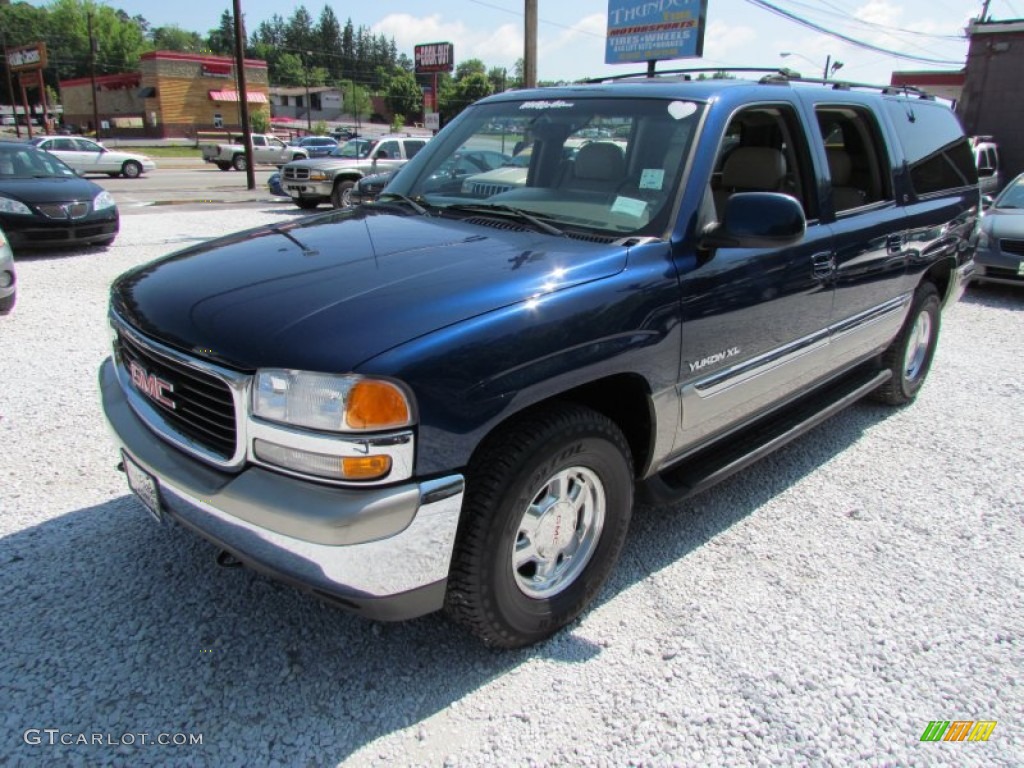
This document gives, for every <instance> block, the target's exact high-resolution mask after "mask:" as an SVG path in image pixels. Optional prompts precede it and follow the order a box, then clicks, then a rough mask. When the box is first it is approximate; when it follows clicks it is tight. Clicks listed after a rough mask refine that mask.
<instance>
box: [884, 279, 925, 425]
mask: <svg viewBox="0 0 1024 768" xmlns="http://www.w3.org/2000/svg"><path fill="white" fill-rule="evenodd" d="M940 318H941V313H940V311H939V293H938V291H937V290H936V289H935V286H934V285H932V284H931V283H922V284H921V285H920V286H919V287H918V289H917V291H916V292H915V293H914V300H913V302H912V303H911V305H910V314H908V315H907V319H906V320H905V321H904V323H903V328H902V329H901V330H900V333H899V335H898V336H897V337H896V338H895V339H894V340H893V342H892V344H890V345H889V348H888V349H886V350H885V352H884V353H883V354H882V365H883V367H884V368H886V369H888V370H890V371H892V378H890V379H889V380H888V381H887V382H886V383H885V384H883V385H882V386H880V387H879V388H878V389H876V390H875V391H874V393H873V394H872V397H873V398H874V399H875V400H878V401H880V402H883V403H886V404H887V405H905V404H907V403H909V402H911V401H912V400H913V399H914V398H915V397H917V393H918V390H920V389H921V386H922V385H923V384H924V380H925V378H926V377H927V376H928V371H929V370H931V367H932V358H933V357H934V356H935V346H936V344H937V342H938V340H939V321H940Z"/></svg>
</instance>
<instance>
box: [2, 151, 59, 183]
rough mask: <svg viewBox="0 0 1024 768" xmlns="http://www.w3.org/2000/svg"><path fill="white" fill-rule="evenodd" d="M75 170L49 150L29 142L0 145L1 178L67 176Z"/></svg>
mask: <svg viewBox="0 0 1024 768" xmlns="http://www.w3.org/2000/svg"><path fill="white" fill-rule="evenodd" d="M74 175H75V172H74V171H73V170H71V169H70V168H68V166H66V165H65V164H64V163H63V162H62V161H60V160H58V159H57V158H56V157H54V156H53V155H51V154H50V153H49V152H41V151H39V150H38V149H36V148H35V147H31V146H29V145H28V144H22V145H9V144H8V145H0V179H45V178H66V177H68V176H74Z"/></svg>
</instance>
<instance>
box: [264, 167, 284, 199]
mask: <svg viewBox="0 0 1024 768" xmlns="http://www.w3.org/2000/svg"><path fill="white" fill-rule="evenodd" d="M267 189H268V190H269V191H270V194H272V195H276V196H277V197H288V193H287V192H285V191H284V188H283V187H282V186H281V172H280V171H275V172H274V173H272V174H270V178H269V179H267Z"/></svg>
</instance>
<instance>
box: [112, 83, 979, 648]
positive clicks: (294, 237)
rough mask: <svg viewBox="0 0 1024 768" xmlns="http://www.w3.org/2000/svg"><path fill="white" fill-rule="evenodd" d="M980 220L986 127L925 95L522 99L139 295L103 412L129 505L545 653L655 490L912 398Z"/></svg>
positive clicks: (804, 88)
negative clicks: (349, 196) (979, 146)
mask: <svg viewBox="0 0 1024 768" xmlns="http://www.w3.org/2000/svg"><path fill="white" fill-rule="evenodd" d="M755 77H761V75H755ZM475 152H481V153H482V152H490V153H501V154H504V155H505V156H506V157H507V160H502V161H501V163H500V165H497V167H494V164H492V167H491V169H490V170H485V171H480V172H474V171H473V169H472V167H469V166H468V165H467V164H466V163H461V162H460V158H462V157H464V156H465V155H467V153H475ZM978 211H979V192H978V179H977V171H976V169H975V165H974V161H973V158H972V155H971V149H970V145H969V143H968V140H967V139H966V138H965V137H964V135H963V132H962V130H961V127H960V125H959V123H958V121H957V119H956V118H955V117H954V115H953V114H952V113H951V112H950V110H949V109H948V108H947V107H946V106H944V105H942V104H939V103H937V102H935V101H934V100H932V99H929V98H928V97H926V96H924V95H923V94H920V93H916V92H912V91H911V92H907V91H901V92H899V93H896V92H889V91H887V90H885V89H880V88H871V87H868V86H858V85H853V84H844V83H833V82H829V83H820V82H817V83H815V82H809V81H802V80H800V79H799V78H798V77H795V76H793V75H792V73H789V72H786V71H783V72H778V73H774V74H765V75H764V76H763V77H761V79H759V80H700V81H693V80H691V79H690V76H688V75H683V74H679V73H676V74H663V75H660V76H657V77H651V78H643V77H638V78H633V79H629V78H625V79H621V80H617V81H614V82H598V83H590V84H585V85H581V86H575V87H565V88H558V89H541V90H531V91H518V92H507V93H503V94H501V95H497V96H493V97H490V98H487V99H484V100H483V101H481V102H478V103H477V104H475V105H473V106H472V107H470V108H468V109H466V110H465V111H464V112H463V113H462V114H461V115H459V116H458V118H457V119H455V120H453V121H452V122H451V124H449V125H448V126H446V127H445V129H444V130H443V131H441V133H440V134H439V135H438V136H437V137H436V138H435V139H434V140H432V141H431V142H430V143H429V144H428V145H427V146H426V147H425V148H424V149H423V151H422V152H420V153H419V154H417V156H416V157H415V158H414V159H413V160H412V161H410V162H409V163H408V165H406V166H405V167H404V168H403V169H402V170H401V171H400V172H399V173H398V174H397V175H396V176H395V177H394V178H393V179H392V180H391V181H390V182H389V184H388V186H387V187H386V189H385V190H384V192H383V194H382V195H381V197H380V199H379V200H378V201H377V202H375V203H372V204H369V205H365V206H361V207H359V208H354V209H348V210H339V211H333V212H330V213H326V214H323V215H315V216H309V217H305V218H302V219H299V220H296V221H290V222H288V223H285V224H279V225H274V226H268V227H264V228H260V229H255V230H249V231H246V232H240V233H238V234H235V235H231V236H228V237H223V238H220V239H218V240H215V241H212V242H208V243H205V244H203V245H199V246H196V247H192V248H188V249H186V250H183V251H179V252H177V253H175V254H172V255H170V256H168V257H166V258H164V259H162V260H159V261H156V262H153V263H151V264H147V265H144V266H142V267H139V268H137V269H135V270H133V271H131V272H128V273H126V274H125V275H123V276H121V277H120V278H119V279H118V280H117V281H116V282H115V283H114V285H113V286H112V289H111V304H110V323H111V327H112V332H113V339H114V341H113V345H114V350H113V356H112V357H111V358H109V359H108V360H106V361H105V362H104V363H103V366H102V368H101V370H100V387H101V390H102V400H103V408H104V410H105V413H106V417H107V420H108V421H109V423H110V426H111V428H112V431H113V434H114V436H115V439H116V440H117V442H118V445H119V447H120V449H121V455H122V461H123V468H124V470H125V472H126V473H127V478H128V482H129V484H130V486H131V488H132V489H133V490H134V491H135V492H136V493H137V494H138V495H139V497H140V498H141V499H142V500H143V501H144V502H145V504H146V506H148V507H149V509H150V510H151V511H152V512H153V514H154V515H155V516H156V517H157V518H158V519H161V520H168V519H172V520H175V521H177V522H178V523H180V524H182V525H184V526H186V527H188V528H190V529H192V530H194V531H195V532H196V533H198V534H199V535H200V536H202V537H205V538H206V539H208V540H210V541H211V542H213V543H214V544H215V545H216V546H217V547H218V548H220V550H222V551H221V554H220V556H219V557H220V560H221V562H222V563H225V564H228V563H230V564H237V563H242V564H245V565H248V566H251V567H253V568H256V569H259V570H262V571H264V572H267V573H270V574H272V575H274V576H276V577H277V578H279V579H282V580H284V581H287V582H289V583H291V584H294V585H296V586H299V587H301V588H303V589H306V590H310V591H312V592H314V593H315V594H317V595H319V596H321V597H324V598H326V599H329V600H331V601H333V602H334V603H336V604H339V605H341V606H344V607H346V608H348V609H351V610H354V611H357V612H360V613H363V614H364V615H366V616H369V617H373V618H378V619H405V618H411V617H414V616H418V615H422V614H425V613H428V612H431V611H435V610H438V609H444V610H445V611H446V612H447V613H448V614H449V615H450V616H451V617H452V618H453V619H454V620H455V621H457V622H458V623H460V624H462V625H464V626H466V627H468V628H469V629H470V630H471V631H473V632H475V633H476V634H477V635H479V636H480V637H481V638H482V639H483V640H484V641H485V642H486V643H488V644H490V645H494V646H501V647H516V646H521V645H526V644H529V643H532V642H536V641H537V640H540V639H542V638H544V637H547V636H548V635H550V634H552V633H554V632H556V631H557V630H558V629H559V628H561V627H563V626H565V625H566V624H567V623H569V622H571V621H572V620H573V619H574V618H575V617H576V616H577V615H578V614H579V613H580V612H581V611H582V610H583V609H584V607H585V606H586V605H587V603H588V601H590V600H591V599H592V598H593V596H594V595H595V593H596V592H597V591H598V590H599V588H600V587H601V585H602V583H603V582H604V581H605V580H606V578H607V577H608V575H609V572H610V571H611V569H612V567H613V566H614V564H615V561H616V558H617V556H618V555H619V552H620V549H621V547H622V545H623V541H624V538H625V536H626V531H627V528H628V525H629V520H630V512H631V508H632V506H633V500H634V493H637V492H643V493H645V494H647V496H646V497H647V498H653V499H656V500H671V499H678V498H681V497H684V496H686V495H687V494H692V493H694V492H696V491H699V490H701V489H704V488H706V487H708V486H709V485H710V484H712V483H714V482H717V481H719V480H721V479H723V478H725V477H727V476H728V475H730V474H731V473H732V472H735V471H736V470H738V469H741V468H742V467H744V466H746V465H748V464H750V463H751V462H753V461H755V460H757V459H758V458H760V457H761V456H763V455H765V454H766V453H767V452H768V451H770V450H772V449H774V448H775V447H777V446H779V445H781V444H783V443H784V442H786V441H787V440H790V439H792V438H794V437H796V436H798V435H800V434H801V433H803V432H805V431H806V430H808V429H810V428H811V427H813V426H814V425H816V424H818V423H820V422H821V421H822V420H824V419H825V418H827V417H828V416H830V415H831V414H833V413H835V412H836V411H837V410H838V409H840V408H842V407H844V406H845V405H848V404H849V403H851V402H853V401H855V400H857V399H858V398H860V397H862V396H865V395H871V396H873V397H875V398H876V399H879V400H881V401H883V402H886V403H890V404H893V405H900V404H905V403H908V402H910V401H911V400H913V399H914V397H915V395H916V394H917V392H918V390H919V388H920V387H921V385H922V383H923V382H924V379H925V377H926V375H927V374H928V370H929V366H930V365H931V362H932V356H933V354H934V352H935V346H936V343H937V340H938V335H939V322H940V311H941V309H942V307H943V306H944V305H946V304H948V303H950V302H954V301H956V300H957V299H958V298H959V296H960V293H961V291H962V289H963V286H964V285H965V283H966V281H967V280H968V279H969V278H970V273H971V271H972V270H973V233H974V230H975V224H976V216H977V215H978Z"/></svg>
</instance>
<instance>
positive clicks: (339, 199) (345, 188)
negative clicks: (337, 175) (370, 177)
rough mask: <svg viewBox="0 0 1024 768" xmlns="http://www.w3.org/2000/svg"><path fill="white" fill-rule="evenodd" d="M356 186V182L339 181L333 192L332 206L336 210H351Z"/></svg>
mask: <svg viewBox="0 0 1024 768" xmlns="http://www.w3.org/2000/svg"><path fill="white" fill-rule="evenodd" d="M355 185H356V183H355V182H354V181H339V182H338V183H337V184H335V185H334V190H333V191H332V192H331V205H333V206H334V207H335V208H351V207H352V187H354V186H355Z"/></svg>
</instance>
